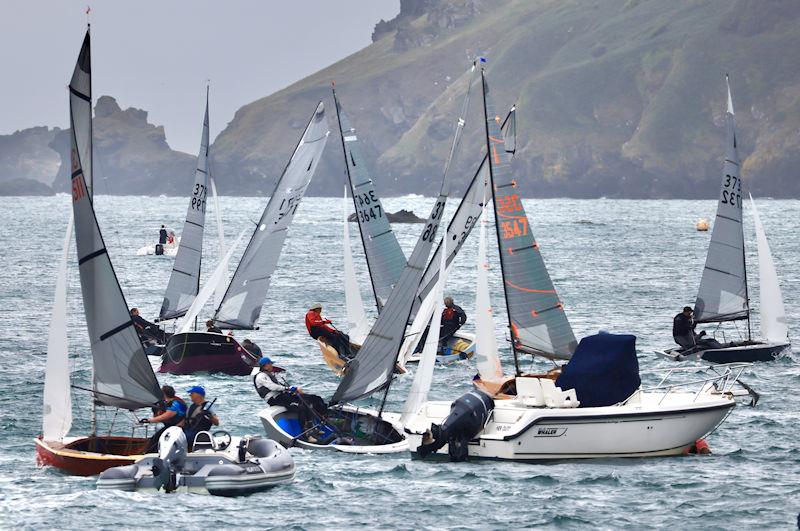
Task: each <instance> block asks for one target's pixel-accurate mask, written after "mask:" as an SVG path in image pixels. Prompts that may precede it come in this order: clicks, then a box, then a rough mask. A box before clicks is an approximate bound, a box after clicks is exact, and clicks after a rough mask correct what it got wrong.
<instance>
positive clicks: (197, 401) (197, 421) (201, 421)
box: [183, 385, 219, 449]
mask: <svg viewBox="0 0 800 531" xmlns="http://www.w3.org/2000/svg"><path fill="white" fill-rule="evenodd" d="M187 392H188V393H189V398H191V400H192V403H191V405H190V406H189V409H188V410H187V411H186V420H184V423H183V433H184V434H186V440H187V441H188V442H189V448H190V449H191V447H192V445H193V444H194V437H195V435H197V434H198V433H199V432H201V431H208V430H210V429H211V426H219V417H217V416H216V415H215V414H214V412H213V411H211V406H212V404H210V403H208V402H206V390H205V389H204V388H203V387H202V386H200V385H195V386H194V387H192V388H191V389H189V390H188V391H187Z"/></svg>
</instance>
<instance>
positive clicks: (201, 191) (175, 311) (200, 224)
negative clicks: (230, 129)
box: [159, 96, 209, 321]
mask: <svg viewBox="0 0 800 531" xmlns="http://www.w3.org/2000/svg"><path fill="white" fill-rule="evenodd" d="M208 140H209V139H208V97H207V96H206V112H205V116H204V118H203V134H202V136H201V139H200V151H199V152H198V154H197V169H196V170H195V174H194V182H193V183H192V190H191V199H190V201H189V207H188V209H187V210H186V220H185V221H184V223H183V231H182V232H181V242H180V245H179V246H178V253H177V255H176V256H175V261H174V262H173V265H172V273H171V274H170V277H169V282H168V283H167V291H166V292H165V294H164V301H163V303H162V304H161V311H160V312H159V319H161V320H162V321H163V320H166V319H177V318H178V317H181V316H183V315H184V314H185V313H186V311H187V310H188V309H189V306H191V305H192V301H194V298H195V297H196V296H197V292H198V290H199V288H200V267H201V263H202V259H203V233H204V228H205V222H206V195H207V191H208Z"/></svg>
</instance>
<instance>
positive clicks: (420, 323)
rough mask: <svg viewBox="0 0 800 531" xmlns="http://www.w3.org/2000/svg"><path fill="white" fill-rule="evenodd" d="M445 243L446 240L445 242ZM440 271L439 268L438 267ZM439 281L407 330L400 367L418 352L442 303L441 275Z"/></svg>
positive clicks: (399, 357) (447, 270) (423, 301)
mask: <svg viewBox="0 0 800 531" xmlns="http://www.w3.org/2000/svg"><path fill="white" fill-rule="evenodd" d="M443 241H444V240H443ZM441 256H442V255H441V253H440V254H439V257H440V261H441ZM451 267H453V264H452V263H451V264H450V265H449V266H447V268H446V270H445V271H446V273H445V275H446V274H447V272H449V271H450V268H451ZM437 271H438V266H437ZM436 278H437V281H436V284H434V285H433V289H432V290H430V291H428V294H427V295H425V298H424V299H423V300H422V303H421V304H420V305H419V308H418V309H417V315H415V316H414V320H413V321H412V322H411V326H410V327H409V328H408V329H407V330H406V336H405V338H404V339H403V346H402V347H400V355H399V356H398V359H399V362H398V363H400V366H401V367H405V365H406V363H408V360H409V359H410V358H411V356H412V355H413V354H414V351H415V350H417V345H418V344H419V340H420V339H421V338H422V334H424V333H425V329H426V328H427V327H428V323H430V322H431V319H432V318H433V312H434V311H436V307H437V306H438V303H439V301H441V300H442V299H441V297H440V298H437V294H436V286H437V285H438V278H439V275H438V273H437V275H436Z"/></svg>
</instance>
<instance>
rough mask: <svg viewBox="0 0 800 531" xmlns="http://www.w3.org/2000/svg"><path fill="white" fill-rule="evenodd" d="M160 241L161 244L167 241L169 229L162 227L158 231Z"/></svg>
mask: <svg viewBox="0 0 800 531" xmlns="http://www.w3.org/2000/svg"><path fill="white" fill-rule="evenodd" d="M158 243H160V244H161V245H164V244H166V243H167V229H161V230H159V231H158Z"/></svg>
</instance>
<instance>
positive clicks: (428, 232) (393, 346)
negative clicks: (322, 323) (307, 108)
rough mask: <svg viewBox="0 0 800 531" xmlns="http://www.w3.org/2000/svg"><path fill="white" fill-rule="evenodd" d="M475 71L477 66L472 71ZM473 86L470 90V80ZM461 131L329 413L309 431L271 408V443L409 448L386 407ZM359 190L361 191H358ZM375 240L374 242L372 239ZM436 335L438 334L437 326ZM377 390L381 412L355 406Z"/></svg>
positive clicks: (267, 417)
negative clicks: (413, 239)
mask: <svg viewBox="0 0 800 531" xmlns="http://www.w3.org/2000/svg"><path fill="white" fill-rule="evenodd" d="M474 70H475V68H474V66H473V69H472V71H471V72H474ZM469 82H470V85H471V84H472V77H471V76H470V80H469ZM340 116H341V115H340ZM346 123H347V122H345V124H346ZM463 126H464V120H463V119H461V118H460V119H459V121H458V124H457V126H456V133H455V137H454V139H453V149H451V156H450V157H449V158H448V163H447V164H446V165H445V170H444V176H443V178H442V187H441V191H440V193H439V196H438V197H437V199H436V203H435V204H434V206H433V209H432V210H431V213H430V215H429V216H428V218H427V220H426V222H425V226H424V228H423V231H422V234H420V236H419V238H418V239H417V242H416V244H415V245H414V250H413V251H412V253H411V258H409V260H408V263H407V264H406V265H405V266H404V267H403V269H402V272H401V274H400V278H399V279H398V280H397V283H396V284H395V285H394V287H390V289H389V290H388V297H387V299H386V302H385V304H384V305H383V308H382V310H381V312H380V314H379V315H378V319H377V320H376V321H375V324H374V325H373V327H372V329H371V330H370V331H369V334H368V335H367V337H366V339H365V340H364V344H363V345H362V346H361V348H360V349H359V350H358V354H356V356H355V358H353V359H352V360H351V361H350V362H349V364H348V366H347V370H346V371H345V373H344V376H343V377H342V380H341V381H340V382H339V386H338V388H337V389H336V392H335V393H334V395H333V398H332V399H331V401H330V405H329V407H328V409H327V411H326V412H325V414H324V415H323V417H322V418H319V419H317V421H316V422H315V425H314V426H311V427H308V426H301V425H300V422H299V421H298V414H297V413H296V412H295V411H291V410H288V409H287V408H285V407H283V406H269V407H267V408H266V409H264V410H262V411H261V412H260V413H259V417H260V418H261V422H262V423H263V424H264V429H265V430H266V432H267V435H268V436H269V437H270V438H271V439H275V440H277V441H279V442H281V443H282V444H284V445H287V446H290V445H297V446H300V447H303V448H310V449H335V450H339V451H343V452H352V453H389V452H401V451H406V450H407V449H408V445H407V442H406V439H405V435H404V433H403V430H402V428H401V426H400V424H399V415H397V414H388V413H384V405H385V403H386V397H387V395H388V393H389V388H390V386H391V384H392V380H393V373H394V371H395V368H396V364H397V361H398V356H399V354H400V348H401V346H402V343H403V339H404V335H405V329H406V323H407V322H408V320H409V317H410V315H411V311H412V306H413V304H414V298H415V296H416V293H417V290H418V289H419V286H420V282H421V281H422V275H423V274H424V272H425V265H426V264H427V262H428V255H429V254H430V251H431V248H432V247H433V243H434V241H435V240H436V233H437V231H438V228H439V226H440V225H441V223H442V217H443V215H444V210H445V206H446V204H447V196H448V193H449V188H450V185H449V178H448V176H449V171H448V168H449V167H450V161H451V160H452V154H453V153H454V152H455V151H456V148H457V146H458V144H459V143H460V140H461V133H462V130H463ZM356 164H358V162H356ZM356 167H357V166H356ZM355 189H357V188H356V187H354V190H355ZM367 195H369V194H367ZM376 216H377V214H376ZM373 239H376V238H370V240H373ZM377 241H380V240H377ZM384 241H386V240H384ZM395 241H396V240H395ZM436 331H437V332H438V327H437V328H436ZM430 335H431V336H434V335H436V334H434V333H431V334H430ZM436 339H438V337H437V338H436ZM377 391H383V399H382V401H381V406H380V409H379V410H378V411H377V412H376V411H374V410H370V409H363V408H360V407H357V406H355V405H352V404H351V402H353V401H355V400H358V399H362V398H366V397H369V396H371V395H372V394H374V393H375V392H377ZM320 432H321V433H322V435H323V436H325V435H326V434H329V436H326V437H325V439H326V443H321V442H320V441H319V439H318V438H317V437H316V436H314V441H312V440H309V434H311V433H316V434H319V433H320ZM315 441H316V442H315Z"/></svg>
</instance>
